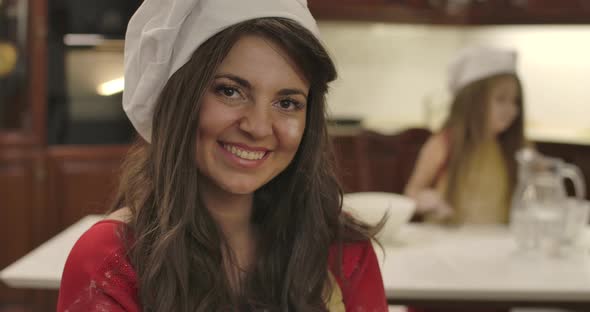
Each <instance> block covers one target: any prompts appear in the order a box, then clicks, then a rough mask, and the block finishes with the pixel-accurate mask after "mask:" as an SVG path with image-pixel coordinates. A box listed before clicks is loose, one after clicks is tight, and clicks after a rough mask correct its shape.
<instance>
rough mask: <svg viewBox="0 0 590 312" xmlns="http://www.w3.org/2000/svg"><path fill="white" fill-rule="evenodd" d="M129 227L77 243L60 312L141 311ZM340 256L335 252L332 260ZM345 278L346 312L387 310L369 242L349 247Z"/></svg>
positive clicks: (94, 232) (104, 227)
mask: <svg viewBox="0 0 590 312" xmlns="http://www.w3.org/2000/svg"><path fill="white" fill-rule="evenodd" d="M123 224H124V223H122V222H120V221H116V220H103V221H100V222H98V223H96V224H95V225H93V226H92V227H91V228H90V229H89V230H88V231H86V233H84V234H83V235H82V236H81V237H80V239H78V241H77V242H76V244H75V245H74V247H73V248H72V251H71V252H70V255H69V256H68V260H67V261H66V264H65V268H64V272H63V275H62V280H61V286H60V290H59V299H58V304H57V311H58V312H78V311H83V312H98V311H101V312H103V311H108V312H122V311H127V312H139V311H141V306H140V302H139V300H138V294H137V276H136V273H135V270H134V269H133V267H132V266H131V264H130V262H129V259H128V258H127V257H126V256H125V247H124V245H123V242H122V240H121V239H120V238H119V236H118V234H117V229H118V227H119V226H121V225H123ZM334 255H335V248H331V250H330V256H331V257H333V256H334ZM342 256H343V263H342V270H343V277H344V281H343V280H342V279H341V278H340V277H339V275H338V274H333V275H334V277H335V278H336V281H337V282H338V285H339V286H340V289H341V291H342V297H343V301H344V305H345V307H346V311H347V312H352V311H363V312H386V311H387V310H388V308H387V303H386V299H385V291H384V289H383V280H382V278H381V272H380V270H379V265H378V263H377V257H376V255H375V252H374V250H373V247H372V245H371V243H370V242H368V241H364V242H357V243H345V244H344V246H343V250H342Z"/></svg>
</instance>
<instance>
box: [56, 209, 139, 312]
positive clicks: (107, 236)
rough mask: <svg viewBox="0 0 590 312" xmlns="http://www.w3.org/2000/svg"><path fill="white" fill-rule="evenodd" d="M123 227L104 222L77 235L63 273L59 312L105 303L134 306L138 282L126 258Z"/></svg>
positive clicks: (112, 222)
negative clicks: (77, 237) (78, 236)
mask: <svg viewBox="0 0 590 312" xmlns="http://www.w3.org/2000/svg"><path fill="white" fill-rule="evenodd" d="M124 226H125V223H124V222H122V221H120V220H115V219H105V220H101V221H99V222H97V223H96V224H94V225H93V226H92V227H90V228H89V229H88V230H87V231H86V232H85V233H84V234H82V236H80V238H79V239H78V241H77V242H76V243H75V244H74V246H73V248H72V250H71V251H70V254H69V256H68V258H67V260H66V264H65V267H64V271H63V273H62V279H61V285H60V293H59V299H58V311H65V310H71V311H83V310H84V309H85V308H87V307H89V306H91V305H92V306H94V305H96V304H103V305H104V304H107V303H108V304H113V305H117V306H123V307H135V306H136V305H137V304H136V302H137V300H136V299H137V298H136V291H137V286H136V285H137V284H136V283H137V279H136V275H135V271H134V269H133V268H132V266H131V264H130V262H129V260H128V258H127V253H126V248H125V244H126V243H125V240H124V239H123V235H125V232H124V231H122V229H123V227H124ZM109 311H110V310H109ZM113 311H119V310H117V309H113ZM129 311H133V309H130V310H129Z"/></svg>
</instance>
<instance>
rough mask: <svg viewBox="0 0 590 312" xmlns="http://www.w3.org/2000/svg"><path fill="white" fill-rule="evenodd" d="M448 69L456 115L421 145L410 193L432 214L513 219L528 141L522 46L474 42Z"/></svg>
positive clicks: (421, 210)
mask: <svg viewBox="0 0 590 312" xmlns="http://www.w3.org/2000/svg"><path fill="white" fill-rule="evenodd" d="M449 69H450V70H449V73H450V79H449V87H450V89H451V91H452V92H453V96H454V97H453V101H452V106H451V109H450V112H449V116H448V118H447V120H446V122H445V123H444V125H443V127H442V129H441V130H440V132H438V133H436V134H434V135H433V136H432V137H431V138H430V139H428V141H427V142H426V143H425V145H424V147H423V148H422V150H421V151H420V154H419V156H418V160H417V162H416V167H415V169H414V172H413V174H412V176H411V178H410V180H409V182H408V184H407V186H406V188H405V194H406V195H408V196H410V197H413V198H414V199H416V201H417V213H418V214H419V215H421V216H422V217H423V218H425V219H426V220H431V221H434V222H442V223H455V224H456V223H480V224H481V223H506V222H507V221H508V215H509V207H510V198H511V195H512V190H513V188H514V186H515V183H516V174H517V168H516V161H515V152H516V151H517V150H518V149H519V148H521V147H523V145H524V144H525V139H524V135H523V119H524V117H523V113H524V111H523V91H522V86H521V83H520V80H519V78H518V76H517V74H516V53H515V52H514V51H510V50H503V49H497V48H492V47H483V46H478V47H471V48H468V49H465V50H463V51H461V52H460V53H459V54H458V56H457V58H456V59H455V60H454V61H453V62H452V63H451V65H450V68H449Z"/></svg>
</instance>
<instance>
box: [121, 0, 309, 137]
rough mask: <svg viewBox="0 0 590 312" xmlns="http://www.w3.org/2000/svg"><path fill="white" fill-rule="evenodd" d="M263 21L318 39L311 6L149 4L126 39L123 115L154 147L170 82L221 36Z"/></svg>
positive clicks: (183, 0)
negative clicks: (296, 27)
mask: <svg viewBox="0 0 590 312" xmlns="http://www.w3.org/2000/svg"><path fill="white" fill-rule="evenodd" d="M262 17H283V18H288V19H291V20H294V21H296V22H298V23H299V24H301V25H302V26H303V27H305V28H306V29H308V30H309V31H310V32H311V33H313V34H314V35H315V36H316V37H318V38H319V30H318V27H317V24H316V22H315V20H314V18H313V16H312V15H311V13H310V12H309V9H308V8H307V0H144V1H143V3H142V4H141V6H140V7H139V9H138V10H137V12H135V14H134V15H133V17H131V20H130V21H129V25H128V27H127V33H126V35H125V89H124V91H123V109H124V110H125V113H126V114H127V116H128V117H129V120H131V123H132V124H133V126H134V127H135V129H136V130H137V132H139V134H140V135H141V136H142V137H143V138H144V139H145V140H146V141H148V142H150V141H151V133H152V116H153V112H154V106H155V102H156V100H157V98H158V96H159V95H160V93H161V92H162V90H163V88H164V86H165V85H166V82H167V81H168V79H169V78H170V77H171V76H172V75H173V74H174V73H175V72H176V71H177V70H178V69H180V67H182V66H183V65H184V64H185V63H186V62H188V60H189V59H190V58H191V56H192V54H193V52H194V51H195V50H196V49H197V48H198V47H199V46H200V45H201V44H203V43H204V42H205V41H206V40H207V39H209V38H211V37H212V36H214V35H215V34H217V33H219V32H220V31H222V30H224V29H226V28H228V27H230V26H232V25H235V24H237V23H240V22H243V21H247V20H251V19H255V18H262Z"/></svg>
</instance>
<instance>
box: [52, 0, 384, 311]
mask: <svg viewBox="0 0 590 312" xmlns="http://www.w3.org/2000/svg"><path fill="white" fill-rule="evenodd" d="M125 65H126V72H125V79H126V81H125V84H126V89H125V94H124V100H123V102H124V103H123V105H124V107H125V109H126V112H127V114H128V116H129V118H130V120H131V121H132V122H133V124H134V125H135V127H136V129H137V130H138V132H139V133H140V134H141V135H142V137H143V139H144V140H145V141H144V140H141V139H140V140H138V142H137V143H136V144H135V145H134V146H133V147H132V150H131V152H130V153H129V155H128V157H127V160H126V163H125V166H124V172H123V175H122V178H121V187H120V190H119V196H118V201H117V204H116V208H120V209H118V210H116V211H115V212H114V213H112V214H111V215H110V216H109V218H107V219H106V220H103V221H101V222H99V223H97V224H96V225H94V226H93V227H92V228H91V229H90V230H89V231H88V232H86V233H85V234H84V235H83V236H82V237H81V238H80V239H79V241H78V242H77V243H76V245H75V246H74V248H73V250H72V251H71V253H70V255H69V257H68V260H67V263H66V266H65V270H64V273H63V278H62V284H61V289H60V295H59V303H58V311H166V312H168V311H191V312H192V311H207V312H208V311H387V305H386V300H385V295H384V289H383V282H382V279H381V275H380V271H379V267H378V264H377V259H376V255H375V253H374V251H373V248H372V247H371V242H370V240H371V239H372V238H373V234H374V232H375V230H376V228H372V227H369V226H365V225H363V224H360V223H359V222H357V221H356V220H354V219H352V218H350V217H349V216H347V215H345V214H342V211H341V197H342V196H341V190H340V187H339V184H338V181H337V179H336V178H335V175H334V172H333V169H332V164H333V155H332V152H331V148H330V143H329V137H328V135H327V131H326V123H325V94H326V92H327V88H328V87H327V84H328V82H330V81H332V80H334V79H335V77H336V71H335V68H334V65H333V63H332V61H331V59H330V58H329V56H328V54H327V53H326V51H325V49H324V48H323V46H322V44H321V42H320V40H319V37H318V31H317V28H316V25H315V21H314V20H313V18H312V17H311V14H310V13H309V11H308V10H307V6H306V4H305V2H304V1H301V0H281V1H277V0H252V1H239V0H203V1H197V0H175V1H173V0H170V1H161V0H146V1H144V2H143V4H142V6H141V7H140V8H139V10H138V12H137V13H136V14H135V15H134V16H133V18H132V19H131V21H130V24H129V28H128V32H127V36H126V46H125Z"/></svg>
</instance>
